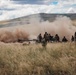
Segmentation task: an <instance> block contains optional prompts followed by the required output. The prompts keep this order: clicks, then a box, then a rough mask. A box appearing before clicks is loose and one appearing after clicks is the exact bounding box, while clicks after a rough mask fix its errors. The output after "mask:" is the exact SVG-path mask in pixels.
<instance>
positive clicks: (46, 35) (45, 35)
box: [44, 32, 48, 42]
mask: <svg viewBox="0 0 76 75" xmlns="http://www.w3.org/2000/svg"><path fill="white" fill-rule="evenodd" d="M44 39H45V41H46V42H47V41H48V33H47V32H45V34H44Z"/></svg>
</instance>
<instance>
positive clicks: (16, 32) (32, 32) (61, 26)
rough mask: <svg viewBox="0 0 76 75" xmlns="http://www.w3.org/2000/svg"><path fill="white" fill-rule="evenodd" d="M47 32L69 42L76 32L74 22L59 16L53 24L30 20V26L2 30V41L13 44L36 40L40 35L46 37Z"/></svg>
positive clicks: (0, 32) (0, 39)
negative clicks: (23, 40)
mask: <svg viewBox="0 0 76 75" xmlns="http://www.w3.org/2000/svg"><path fill="white" fill-rule="evenodd" d="M45 32H48V33H50V34H51V35H53V36H55V34H58V35H59V36H60V39H62V38H63V36H66V38H67V39H68V40H70V39H71V36H72V35H74V33H75V32H76V26H73V24H72V20H71V19H70V18H69V17H67V16H57V17H56V19H55V20H54V21H53V22H49V21H43V20H41V18H40V17H38V18H37V19H36V18H30V20H29V24H25V25H20V26H18V25H17V26H15V27H11V26H10V27H7V28H0V41H3V42H13V41H17V40H18V39H36V38H37V35H38V34H40V33H41V34H42V35H44V33H45Z"/></svg>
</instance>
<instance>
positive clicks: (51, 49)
mask: <svg viewBox="0 0 76 75" xmlns="http://www.w3.org/2000/svg"><path fill="white" fill-rule="evenodd" d="M0 75H76V47H75V45H74V43H52V44H51V43H49V44H48V45H47V47H46V49H45V48H43V47H42V46H41V44H35V45H34V44H33V45H29V46H28V45H27V46H23V45H22V44H18V43H15V44H13V43H11V44H4V43H0Z"/></svg>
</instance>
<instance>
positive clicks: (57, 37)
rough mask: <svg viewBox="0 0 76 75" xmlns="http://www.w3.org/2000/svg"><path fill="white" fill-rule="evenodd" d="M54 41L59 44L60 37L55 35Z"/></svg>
mask: <svg viewBox="0 0 76 75" xmlns="http://www.w3.org/2000/svg"><path fill="white" fill-rule="evenodd" d="M55 41H56V42H59V41H60V37H59V35H58V34H56V35H55Z"/></svg>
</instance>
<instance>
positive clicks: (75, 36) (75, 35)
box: [74, 32, 76, 42]
mask: <svg viewBox="0 0 76 75" xmlns="http://www.w3.org/2000/svg"><path fill="white" fill-rule="evenodd" d="M74 38H75V42H76V32H75V34H74Z"/></svg>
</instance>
